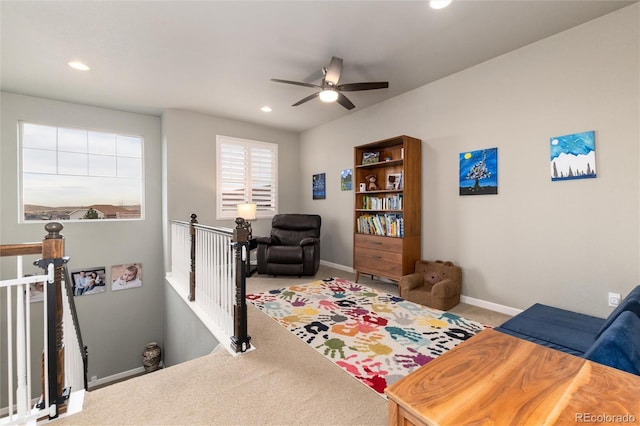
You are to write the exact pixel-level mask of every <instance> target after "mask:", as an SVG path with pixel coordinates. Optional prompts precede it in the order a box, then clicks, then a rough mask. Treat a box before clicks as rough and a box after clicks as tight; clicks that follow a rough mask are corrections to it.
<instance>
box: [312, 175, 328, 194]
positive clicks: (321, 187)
mask: <svg viewBox="0 0 640 426" xmlns="http://www.w3.org/2000/svg"><path fill="white" fill-rule="evenodd" d="M325 198H327V188H326V179H325V174H324V173H318V174H315V175H313V199H314V200H324V199H325Z"/></svg>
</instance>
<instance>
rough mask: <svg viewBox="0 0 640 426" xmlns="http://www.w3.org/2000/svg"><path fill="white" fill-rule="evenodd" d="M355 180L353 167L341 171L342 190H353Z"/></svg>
mask: <svg viewBox="0 0 640 426" xmlns="http://www.w3.org/2000/svg"><path fill="white" fill-rule="evenodd" d="M352 182H353V169H345V170H342V171H341V172H340V190H341V191H351V185H352Z"/></svg>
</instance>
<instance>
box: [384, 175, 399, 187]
mask: <svg viewBox="0 0 640 426" xmlns="http://www.w3.org/2000/svg"><path fill="white" fill-rule="evenodd" d="M386 189H388V190H394V189H402V173H389V174H388V175H387V186H386Z"/></svg>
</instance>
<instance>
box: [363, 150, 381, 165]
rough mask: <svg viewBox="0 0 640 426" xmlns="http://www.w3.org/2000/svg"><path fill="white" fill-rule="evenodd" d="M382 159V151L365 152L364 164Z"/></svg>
mask: <svg viewBox="0 0 640 426" xmlns="http://www.w3.org/2000/svg"><path fill="white" fill-rule="evenodd" d="M379 161H380V152H363V153H362V164H375V163H377V162H379Z"/></svg>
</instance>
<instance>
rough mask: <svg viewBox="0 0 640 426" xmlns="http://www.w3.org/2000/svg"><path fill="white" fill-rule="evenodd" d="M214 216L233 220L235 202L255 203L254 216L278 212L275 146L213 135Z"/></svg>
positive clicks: (276, 153)
mask: <svg viewBox="0 0 640 426" xmlns="http://www.w3.org/2000/svg"><path fill="white" fill-rule="evenodd" d="M216 158H217V165H218V166H217V168H216V169H217V174H216V176H217V189H218V190H217V194H218V195H217V202H216V206H217V207H216V218H217V219H218V220H222V219H234V218H235V217H236V216H237V214H236V205H237V204H239V203H255V204H256V206H257V217H261V218H268V217H272V216H273V215H274V214H276V213H278V204H277V200H278V145H277V144H273V143H267V142H257V141H251V140H246V139H238V138H232V137H229V136H220V135H218V136H217V137H216Z"/></svg>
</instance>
